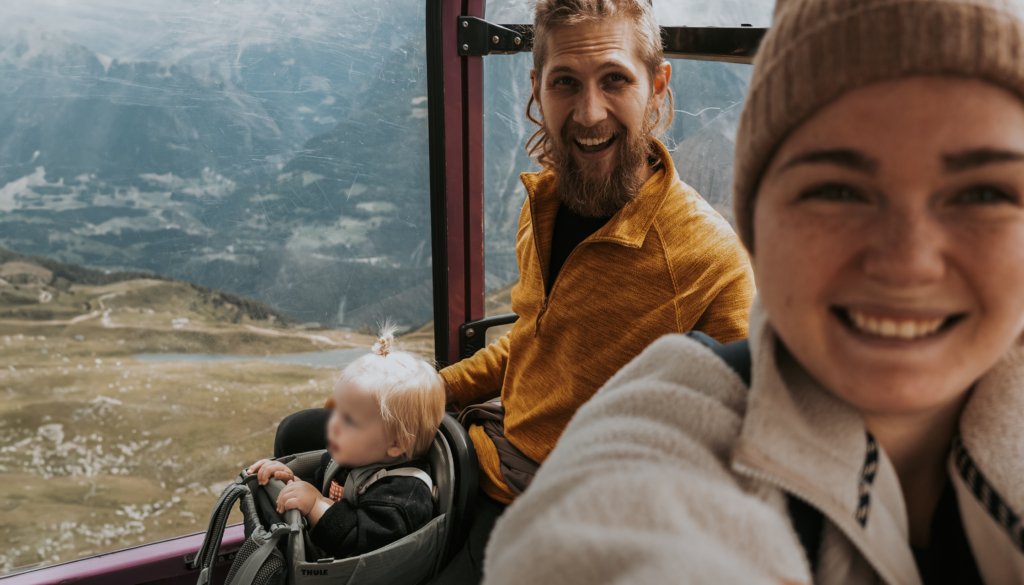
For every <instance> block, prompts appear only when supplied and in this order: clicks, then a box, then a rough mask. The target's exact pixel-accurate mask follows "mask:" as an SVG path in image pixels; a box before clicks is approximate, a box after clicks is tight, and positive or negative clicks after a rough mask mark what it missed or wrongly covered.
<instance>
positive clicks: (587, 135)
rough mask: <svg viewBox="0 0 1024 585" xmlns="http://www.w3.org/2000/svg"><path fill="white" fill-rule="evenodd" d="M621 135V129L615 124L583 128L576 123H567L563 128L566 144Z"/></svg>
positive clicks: (563, 137)
mask: <svg viewBox="0 0 1024 585" xmlns="http://www.w3.org/2000/svg"><path fill="white" fill-rule="evenodd" d="M618 133H619V128H618V126H616V125H615V124H610V123H602V124H598V125H596V126H583V125H581V124H576V123H574V122H567V123H566V124H565V126H563V127H562V139H563V140H564V141H565V142H569V141H570V140H574V139H579V138H582V139H585V140H586V139H594V138H605V137H608V136H612V135H615V134H618Z"/></svg>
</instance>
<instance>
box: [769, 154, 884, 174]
mask: <svg viewBox="0 0 1024 585" xmlns="http://www.w3.org/2000/svg"><path fill="white" fill-rule="evenodd" d="M804 164H827V165H835V166H840V167H844V168H847V169H850V170H852V171H857V172H860V173H865V174H868V175H874V174H876V173H877V172H878V161H877V160H875V159H873V158H871V157H869V156H866V155H865V154H863V153H861V152H859V151H856V150H853V149H850V148H829V149H824V150H810V151H807V152H802V153H800V154H797V155H795V156H793V157H792V158H790V159H789V160H788V161H786V162H785V164H783V165H782V166H781V167H779V170H778V172H779V173H782V172H785V171H788V170H789V169H791V168H793V167H795V166H799V165H804Z"/></svg>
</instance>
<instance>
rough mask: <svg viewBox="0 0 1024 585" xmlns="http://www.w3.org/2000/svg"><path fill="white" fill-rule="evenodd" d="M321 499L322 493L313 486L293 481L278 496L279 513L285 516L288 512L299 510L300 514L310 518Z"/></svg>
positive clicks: (300, 481)
mask: <svg viewBox="0 0 1024 585" xmlns="http://www.w3.org/2000/svg"><path fill="white" fill-rule="evenodd" d="M320 498H321V496H320V491H319V490H317V489H316V488H315V487H313V486H312V484H309V483H306V482H304V481H302V480H294V479H293V480H292V481H289V482H288V485H286V486H284V489H283V490H281V493H280V494H279V495H278V496H277V513H278V514H284V513H285V512H286V511H288V510H298V511H299V514H302V515H303V516H309V513H310V512H312V511H313V507H314V506H316V503H317V501H319V500H320Z"/></svg>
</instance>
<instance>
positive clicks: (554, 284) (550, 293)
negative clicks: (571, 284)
mask: <svg viewBox="0 0 1024 585" xmlns="http://www.w3.org/2000/svg"><path fill="white" fill-rule="evenodd" d="M590 243H591V242H588V241H587V240H583V241H582V242H580V243H579V244H576V247H575V248H573V249H572V252H569V255H568V256H566V257H565V262H562V268H561V269H559V271H558V276H556V277H555V281H554V282H552V283H551V290H549V291H547V293H546V294H545V295H544V302H543V303H541V305H540V311H539V312H538V313H537V324H536V326H535V327H534V329H533V336H534V337H537V336H539V335H540V320H541V319H542V318H543V317H544V313H546V312H547V310H548V304H549V303H550V302H551V297H553V296H554V294H555V289H557V288H558V282H559V281H560V280H562V275H563V274H565V269H566V267H568V266H569V261H570V260H572V257H573V256H575V255H576V252H578V251H579V249H580V248H582V247H583V246H586V245H587V244H590ZM550 264H551V260H550V259H548V270H550V269H551V266H550ZM543 277H544V275H543V274H541V278H543ZM541 284H542V285H543V284H544V283H541Z"/></svg>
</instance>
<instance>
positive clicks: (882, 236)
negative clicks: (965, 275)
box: [864, 210, 946, 286]
mask: <svg viewBox="0 0 1024 585" xmlns="http://www.w3.org/2000/svg"><path fill="white" fill-rule="evenodd" d="M872 232H873V235H872V236H870V237H869V242H868V243H869V247H868V251H867V254H866V257H865V260H864V271H865V272H866V273H867V274H868V275H869V276H871V277H873V278H875V279H877V280H879V281H881V282H884V283H886V284H892V285H899V286H912V285H919V284H927V283H930V282H934V281H936V280H939V279H941V278H942V277H943V275H944V274H945V270H946V260H945V256H944V254H943V249H944V248H943V246H944V244H945V236H944V233H943V231H942V226H941V225H940V224H939V222H938V221H937V220H936V218H934V217H931V216H930V215H929V214H927V213H926V212H912V211H896V210H892V211H890V212H884V213H883V214H881V215H880V217H879V221H878V224H877V225H875V226H874V228H873V230H872Z"/></svg>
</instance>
